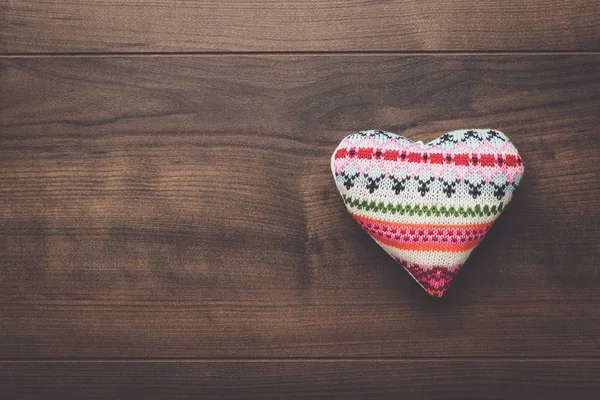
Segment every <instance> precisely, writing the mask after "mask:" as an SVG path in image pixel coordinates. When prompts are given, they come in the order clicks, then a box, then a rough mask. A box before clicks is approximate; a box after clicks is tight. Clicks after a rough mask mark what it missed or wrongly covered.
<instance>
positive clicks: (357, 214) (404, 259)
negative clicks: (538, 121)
mask: <svg viewBox="0 0 600 400" xmlns="http://www.w3.org/2000/svg"><path fill="white" fill-rule="evenodd" d="M331 169H332V172H333V175H334V177H335V182H336V184H337V187H338V190H339V191H340V193H341V195H342V198H343V199H344V203H345V204H346V207H347V208H348V211H349V212H350V214H351V215H352V216H353V217H354V218H355V219H356V220H357V221H358V223H359V224H360V226H361V227H362V228H363V229H364V230H366V231H367V232H368V233H369V235H371V237H373V239H375V241H376V242H377V243H378V244H379V245H380V246H381V247H382V248H383V249H384V250H385V251H386V252H387V253H388V254H389V255H391V256H392V257H393V258H394V259H396V260H397V261H398V262H399V263H400V264H401V265H402V266H403V267H404V268H405V269H406V270H407V271H408V272H409V273H410V274H411V275H412V277H413V278H414V279H415V280H416V281H417V282H418V283H419V284H420V285H421V286H422V287H423V289H425V290H426V291H427V292H428V293H429V294H430V295H432V296H436V297H441V296H442V295H443V294H444V292H445V291H446V290H447V289H448V287H449V286H450V283H451V282H452V280H453V279H454V277H455V276H456V273H457V272H458V270H459V269H460V267H461V266H462V265H463V264H464V263H465V261H466V260H467V258H468V257H469V255H470V254H471V252H472V251H473V249H474V248H475V247H476V246H477V245H478V244H479V242H481V240H482V239H483V237H484V236H485V234H486V233H487V232H488V230H489V229H490V227H491V226H492V224H493V223H494V221H496V219H497V218H498V216H499V215H500V214H501V213H502V211H503V210H504V209H505V208H506V205H507V204H508V203H509V202H510V200H511V198H512V194H513V191H514V190H515V189H516V187H517V185H518V184H519V181H520V180H521V177H522V176H523V170H524V168H523V160H522V159H521V157H520V156H519V153H518V151H517V149H516V148H515V146H513V144H512V143H511V142H510V140H508V138H507V137H506V136H505V135H504V134H503V133H501V132H499V131H496V130H491V129H470V130H460V131H453V132H450V133H447V134H445V135H443V136H441V137H439V138H437V139H435V140H434V141H432V142H429V143H427V144H424V143H423V142H413V141H411V140H409V139H407V138H405V137H402V136H399V135H395V134H393V133H389V132H384V131H375V130H371V131H361V132H357V133H354V134H352V135H350V136H347V137H346V138H344V140H342V142H341V143H340V145H339V146H338V147H337V149H336V150H335V152H334V153H333V156H332V158H331Z"/></svg>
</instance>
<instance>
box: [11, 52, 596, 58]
mask: <svg viewBox="0 0 600 400" xmlns="http://www.w3.org/2000/svg"><path fill="white" fill-rule="evenodd" d="M343 55H352V56H394V55H396V56H503V55H523V56H555V55H569V56H580V55H600V51H596V50H590V51H586V50H581V51H571V50H569V51H561V50H558V51H520V50H514V51H496V50H492V51H451V50H448V51H446V50H436V51H378V50H374V51H205V52H203V51H200V52H102V53H94V52H70V53H5V54H0V58H72V57H173V56H177V57H202V56H343Z"/></svg>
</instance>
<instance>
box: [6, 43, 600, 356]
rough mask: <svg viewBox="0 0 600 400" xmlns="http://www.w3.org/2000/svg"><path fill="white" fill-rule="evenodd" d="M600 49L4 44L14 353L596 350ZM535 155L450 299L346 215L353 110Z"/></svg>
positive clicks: (382, 122)
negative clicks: (146, 49)
mask: <svg viewBox="0 0 600 400" xmlns="http://www.w3.org/2000/svg"><path fill="white" fill-rule="evenodd" d="M599 67H600V57H599V56H591V55H590V56H525V55H521V56H517V55H512V56H478V57H473V56H462V57H459V56H453V57H450V56H410V57H388V56H385V57H384V56H381V57H360V56H358V57H357V56H353V57H351V56H327V57H314V56H298V57H275V56H264V57H234V56H229V57H208V56H203V57H122V58H119V57H114V58H67V59H63V58H48V59H10V60H6V59H5V60H2V61H0V80H1V81H2V82H3V84H2V85H3V95H2V98H1V104H0V124H1V125H0V132H1V133H0V171H2V179H1V180H0V201H1V202H0V204H1V205H2V206H1V207H0V254H2V257H1V258H0V271H2V274H1V275H0V276H1V278H0V313H1V318H0V334H1V340H0V356H1V357H5V358H6V357H8V358H21V357H26V358H37V357H271V356H273V357H297V356H304V357H322V356H365V355H367V356H415V357H417V356H435V357H438V356H496V355H497V356H528V357H529V356H544V357H546V356H548V357H549V356H598V355H600V346H599V341H598V340H599V339H598V338H599V337H600V311H599V310H600V307H599V306H600V300H599V299H598V296H597V287H598V283H599V280H600V271H599V269H598V265H600V264H599V261H600V248H599V247H598V246H597V242H598V239H599V237H598V235H599V233H598V232H599V228H600V203H599V202H598V197H599V196H600V185H599V184H598V183H599V182H600V166H599V165H600V164H598V162H597V154H598V150H599V147H600V136H599V132H598V122H600V121H599V118H600V117H599V114H598V109H599V105H600V96H599V93H600V91H599V90H598V89H599V85H600V68H599ZM466 127H494V128H497V129H500V130H502V131H504V132H505V133H507V134H508V135H509V136H510V137H511V138H512V139H513V141H514V142H515V144H516V145H517V147H518V148H519V149H520V151H521V153H522V155H523V158H524V160H525V163H526V172H525V174H526V176H525V179H524V181H523V182H522V185H521V187H520V188H519V190H518V191H517V194H516V197H515V199H514V201H513V203H512V204H511V206H510V207H509V209H508V210H507V211H506V213H505V215H503V216H502V218H501V219H500V220H499V221H498V223H497V224H496V226H495V227H494V228H493V229H492V231H491V232H490V234H489V237H488V238H486V240H485V241H484V242H483V243H482V245H481V246H480V248H478V250H476V252H475V254H474V255H473V256H472V258H471V260H470V261H469V263H468V264H467V265H466V266H465V267H464V269H463V271H461V273H460V274H459V276H458V278H457V280H456V281H455V283H454V285H453V287H452V288H451V289H450V291H449V292H448V293H447V294H446V296H445V297H444V298H443V299H441V300H436V299H432V298H429V297H428V296H427V294H425V293H424V292H423V291H422V290H421V289H420V288H419V287H418V286H417V285H416V284H415V283H414V282H413V280H412V279H411V278H410V277H409V276H408V274H407V273H406V272H405V271H403V270H402V269H401V268H399V267H398V265H397V264H396V263H395V262H394V261H392V260H391V259H389V258H388V257H387V256H386V255H385V254H383V252H382V251H381V250H380V249H379V248H378V246H377V245H375V244H374V243H373V241H372V240H371V239H369V238H368V236H367V235H366V234H365V233H363V232H362V231H361V230H360V229H359V227H358V225H357V224H356V223H354V221H353V220H352V219H351V218H350V217H349V216H348V215H347V213H346V211H345V208H344V206H343V204H342V202H341V199H340V197H339V195H338V193H337V191H336V188H335V186H334V184H333V181H332V178H331V177H330V171H329V156H330V154H331V152H332V151H333V149H334V148H335V146H336V145H337V142H338V141H339V140H340V139H341V138H342V137H343V136H344V135H345V134H346V133H347V132H348V131H350V130H358V129H364V128H381V129H387V130H390V131H396V132H398V131H403V133H404V134H405V135H407V136H409V137H412V138H414V139H415V140H430V139H433V138H435V137H436V136H437V135H439V134H440V133H443V132H444V131H447V130H452V129H459V128H466Z"/></svg>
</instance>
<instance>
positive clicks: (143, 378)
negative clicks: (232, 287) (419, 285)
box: [0, 360, 600, 400]
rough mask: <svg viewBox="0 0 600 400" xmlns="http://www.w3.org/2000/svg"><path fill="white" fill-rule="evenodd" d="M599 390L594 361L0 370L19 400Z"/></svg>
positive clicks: (590, 395) (69, 365)
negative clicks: (42, 399) (40, 399)
mask: <svg viewBox="0 0 600 400" xmlns="http://www.w3.org/2000/svg"><path fill="white" fill-rule="evenodd" d="M599 382H600V363H599V362H598V361H593V360H570V361H566V360H561V361H548V360H537V361H535V360H519V361H503V360H500V361H499V360H494V361H485V360H462V361H452V360H445V361H440V360H436V361H432V360H401V361H398V360H388V361H377V360H371V361H369V360H361V361H348V360H340V361H314V360H313V361H277V360H274V361H198V362H196V361H184V362H168V361H166V362H155V361H154V362H153V361H146V362H132V361H127V362H118V363H114V362H109V363H106V362H44V363H30V362H26V363H18V364H15V363H0V388H3V393H4V395H8V396H9V397H11V398H18V399H37V398H45V399H54V398H56V399H64V400H67V399H82V398H85V399H107V398H110V399H123V398H127V399H134V398H135V399H137V398H152V399H192V398H194V399H195V398H198V397H201V398H203V399H209V398H210V399H213V398H214V399H281V398H286V399H305V398H307V397H310V398H319V399H320V398H326V399H374V398H398V397H402V398H404V397H407V396H408V397H410V398H428V399H432V398H435V399H465V400H466V399H481V398H485V399H507V398H510V399H528V400H529V399H535V398H540V399H541V398H543V399H565V398H576V399H595V398H597V394H598V392H599V391H600V383H599Z"/></svg>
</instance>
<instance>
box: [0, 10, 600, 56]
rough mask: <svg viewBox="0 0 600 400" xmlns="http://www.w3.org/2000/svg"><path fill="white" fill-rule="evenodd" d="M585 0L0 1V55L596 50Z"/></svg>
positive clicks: (599, 46)
mask: <svg viewBox="0 0 600 400" xmlns="http://www.w3.org/2000/svg"><path fill="white" fill-rule="evenodd" d="M599 29H600V2H598V1H590V0H530V1H523V0H503V1H496V0H475V1H470V0H454V1H449V0H445V1H440V0H403V1H399V0H379V1H377V0H359V1H356V0H354V1H340V0H321V1H315V0H294V1H290V0H275V1H273V0H236V1H223V0H203V1H198V0H178V1H170V0H154V1H151V0H85V1H84V0H48V1H34V0H0V52H4V53H23V52H24V53H28V52H73V51H77V52H115V51H117V52H156V51H160V52H165V51H168V52H181V51H185V52H189V51H215V52H223V51H356V50H359V51H374V50H375V51H381V50H387V51H397V50H412V51H420V50H430V51H431V50H432V51H438V50H466V51H472V50H550V51H554V50H566V51H574V50H596V51H597V50H600V35H598V31H599Z"/></svg>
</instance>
